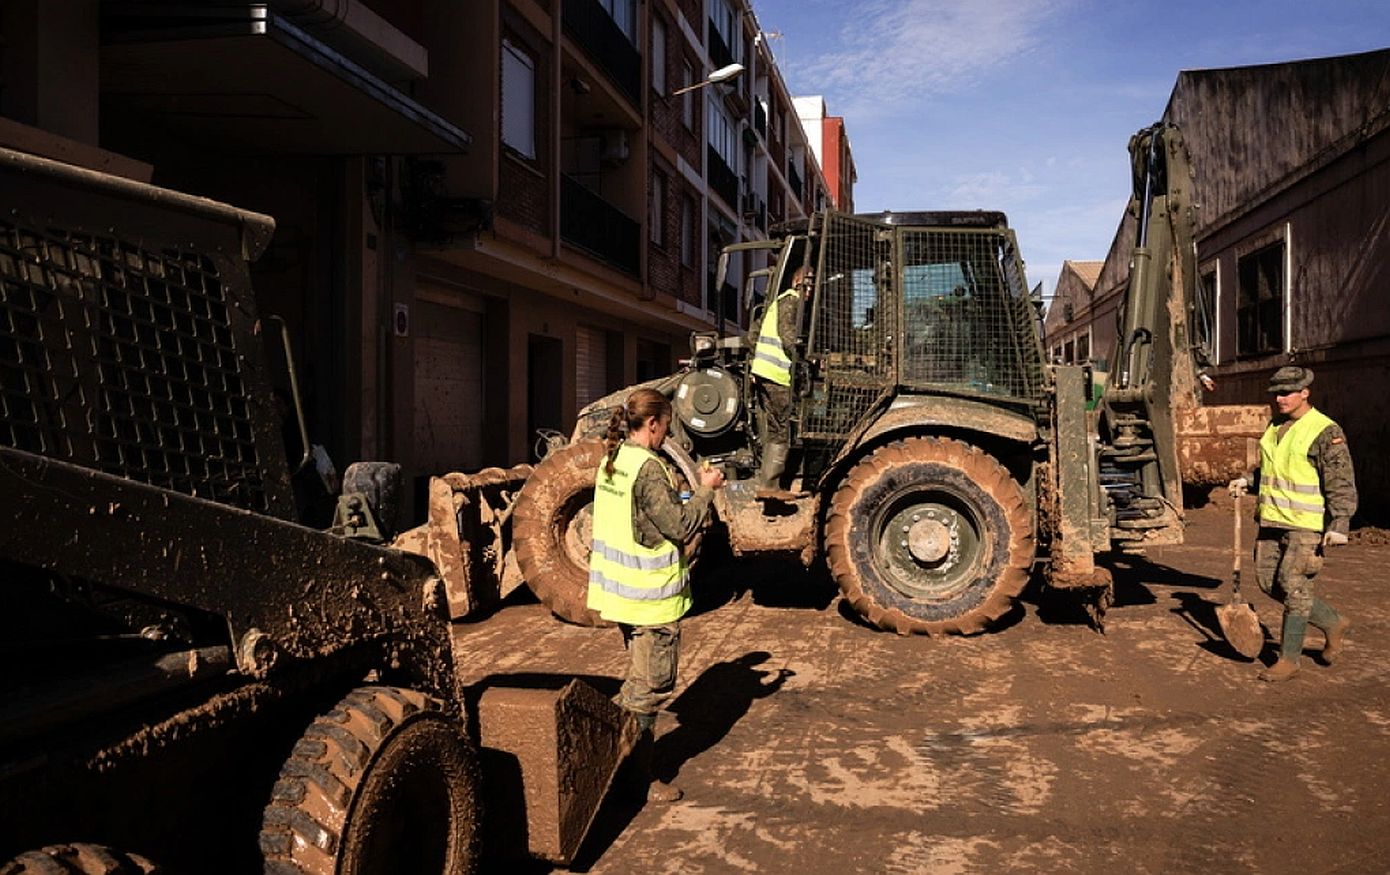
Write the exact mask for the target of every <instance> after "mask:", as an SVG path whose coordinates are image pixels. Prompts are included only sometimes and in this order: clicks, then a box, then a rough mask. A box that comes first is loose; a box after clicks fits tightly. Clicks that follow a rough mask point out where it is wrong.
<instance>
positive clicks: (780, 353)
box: [753, 289, 797, 386]
mask: <svg viewBox="0 0 1390 875" xmlns="http://www.w3.org/2000/svg"><path fill="white" fill-rule="evenodd" d="M788 297H792V298H795V297H797V294H796V289H787V290H786V291H784V292H783V293H782V294H780V295H778V296H777V297H775V298H773V299H772V303H770V304H768V305H767V312H766V313H764V314H763V323H762V325H761V326H760V327H759V328H758V345H757V346H755V347H754V348H753V373H754V375H756V376H759V377H762V378H763V379H764V380H767V381H768V382H770V383H776V384H777V385H779V386H790V385H791V384H792V359H791V356H790V355H788V354H787V351H786V350H785V349H783V348H782V336H781V335H780V334H779V333H778V332H777V306H778V304H780V303H781V302H782V299H783V298H788Z"/></svg>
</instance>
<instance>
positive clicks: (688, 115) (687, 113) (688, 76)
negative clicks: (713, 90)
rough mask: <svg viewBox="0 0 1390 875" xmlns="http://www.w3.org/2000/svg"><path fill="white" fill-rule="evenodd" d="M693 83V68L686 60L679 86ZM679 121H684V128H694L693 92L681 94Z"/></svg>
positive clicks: (690, 129)
mask: <svg viewBox="0 0 1390 875" xmlns="http://www.w3.org/2000/svg"><path fill="white" fill-rule="evenodd" d="M694 84H695V70H694V69H693V68H692V67H691V66H690V62H689V61H686V62H685V64H684V65H683V67H682V69H681V87H682V88H685V87H688V86H691V85H694ZM681 100H682V101H683V102H682V103H681V121H683V122H685V129H686V130H688V131H693V130H695V92H693V91H687V92H685V93H684V94H682V95H681Z"/></svg>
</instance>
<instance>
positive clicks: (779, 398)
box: [753, 377, 792, 444]
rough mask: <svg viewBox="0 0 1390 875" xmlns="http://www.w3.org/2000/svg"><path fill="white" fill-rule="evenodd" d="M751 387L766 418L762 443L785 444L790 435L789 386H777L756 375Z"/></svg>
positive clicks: (790, 392) (790, 401) (790, 402)
mask: <svg viewBox="0 0 1390 875" xmlns="http://www.w3.org/2000/svg"><path fill="white" fill-rule="evenodd" d="M753 389H754V391H755V392H757V393H758V403H759V404H760V405H761V406H762V408H763V416H764V417H766V420H767V425H766V428H767V433H766V434H764V435H763V436H762V438H763V443H767V444H785V443H786V442H787V441H788V440H789V439H790V437H791V413H792V390H791V387H790V386H779V385H777V384H776V383H774V382H772V381H771V380H764V379H763V378H762V377H757V378H755V379H754V380H753Z"/></svg>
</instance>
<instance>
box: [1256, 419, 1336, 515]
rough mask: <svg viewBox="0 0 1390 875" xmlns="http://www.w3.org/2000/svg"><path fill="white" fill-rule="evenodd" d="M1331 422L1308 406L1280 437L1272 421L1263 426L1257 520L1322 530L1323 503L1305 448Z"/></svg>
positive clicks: (1316, 472)
mask: <svg viewBox="0 0 1390 875" xmlns="http://www.w3.org/2000/svg"><path fill="white" fill-rule="evenodd" d="M1331 424H1332V420H1331V419H1329V418H1328V417H1327V416H1326V415H1325V414H1323V413H1322V412H1320V411H1318V410H1316V409H1313V408H1310V409H1309V410H1308V412H1307V413H1305V414H1303V415H1302V416H1300V417H1299V418H1298V419H1295V420H1294V421H1293V424H1292V425H1290V426H1289V430H1288V431H1286V432H1285V433H1284V438H1283V440H1279V437H1278V436H1279V430H1278V428H1277V427H1276V426H1275V425H1274V423H1270V425H1269V427H1268V428H1266V429H1265V433H1264V434H1263V435H1262V436H1261V437H1260V503H1259V507H1260V522H1261V523H1273V524H1275V525H1278V526H1282V527H1285V528H1289V527H1292V528H1296V529H1311V530H1313V531H1315V532H1321V531H1322V527H1323V513H1324V511H1325V510H1326V504H1325V503H1324V501H1323V497H1322V484H1321V483H1319V482H1318V469H1317V468H1314V467H1313V463H1312V462H1310V461H1308V448H1309V447H1311V446H1312V445H1313V441H1315V440H1317V437H1318V435H1320V434H1322V433H1323V431H1324V430H1325V429H1326V428H1327V427H1328V426H1329V425H1331Z"/></svg>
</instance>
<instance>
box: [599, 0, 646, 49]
mask: <svg viewBox="0 0 1390 875" xmlns="http://www.w3.org/2000/svg"><path fill="white" fill-rule="evenodd" d="M599 5H600V6H602V7H603V9H604V11H605V12H607V13H608V14H609V15H611V16H612V17H613V23H614V24H616V25H617V26H618V30H621V31H622V32H623V33H624V34H626V35H627V38H628V39H629V40H631V41H632V43H633V44H634V45H636V43H637V0H599Z"/></svg>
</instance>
